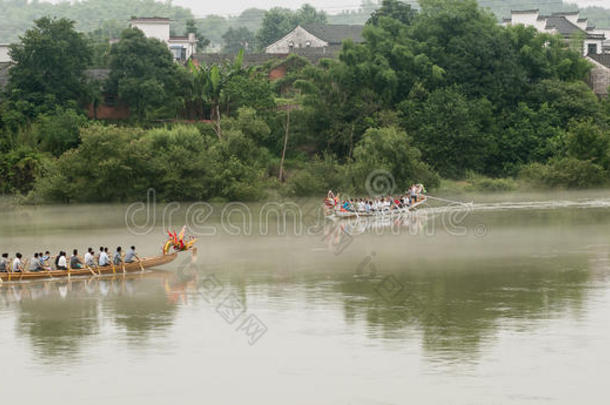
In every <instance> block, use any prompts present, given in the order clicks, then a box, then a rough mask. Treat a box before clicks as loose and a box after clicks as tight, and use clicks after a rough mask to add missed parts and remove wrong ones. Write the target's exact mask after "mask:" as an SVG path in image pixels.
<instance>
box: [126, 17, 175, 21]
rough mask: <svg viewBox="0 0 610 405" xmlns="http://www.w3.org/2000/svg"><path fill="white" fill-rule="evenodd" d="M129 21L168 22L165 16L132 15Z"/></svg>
mask: <svg viewBox="0 0 610 405" xmlns="http://www.w3.org/2000/svg"><path fill="white" fill-rule="evenodd" d="M130 21H132V22H133V21H143V22H144V21H146V22H169V18H167V17H132V18H131V20H130Z"/></svg>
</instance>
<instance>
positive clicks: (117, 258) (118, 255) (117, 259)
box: [112, 246, 123, 266]
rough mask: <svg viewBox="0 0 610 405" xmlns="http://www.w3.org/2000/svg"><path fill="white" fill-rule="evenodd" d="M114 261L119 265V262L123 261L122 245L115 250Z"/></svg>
mask: <svg viewBox="0 0 610 405" xmlns="http://www.w3.org/2000/svg"><path fill="white" fill-rule="evenodd" d="M112 261H113V262H114V265H115V266H118V265H119V264H121V263H123V257H122V256H121V247H120V246H119V247H117V248H116V252H114V257H113V259H112Z"/></svg>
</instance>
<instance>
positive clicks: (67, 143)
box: [32, 107, 87, 156]
mask: <svg viewBox="0 0 610 405" xmlns="http://www.w3.org/2000/svg"><path fill="white" fill-rule="evenodd" d="M86 123H87V118H86V117H85V116H83V115H81V114H78V113H77V112H76V111H74V110H71V109H67V110H64V109H63V108H61V107H57V109H56V110H55V111H53V112H52V113H47V114H42V115H39V116H38V118H37V119H36V121H35V122H34V124H33V125H32V135H33V137H34V139H35V141H36V142H37V143H38V144H39V148H40V149H41V150H43V151H45V152H49V153H51V154H52V155H54V156H60V155H61V154H62V153H64V152H65V151H67V150H68V149H72V148H75V147H77V146H78V144H79V143H80V138H79V132H80V129H81V128H82V127H84V126H85V125H86Z"/></svg>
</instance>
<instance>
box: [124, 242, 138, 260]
mask: <svg viewBox="0 0 610 405" xmlns="http://www.w3.org/2000/svg"><path fill="white" fill-rule="evenodd" d="M136 260H137V261H140V258H139V257H138V255H137V254H136V247H135V246H132V247H131V249H129V251H128V252H127V254H126V255H125V263H133V262H135V261H136Z"/></svg>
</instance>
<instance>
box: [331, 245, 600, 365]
mask: <svg viewBox="0 0 610 405" xmlns="http://www.w3.org/2000/svg"><path fill="white" fill-rule="evenodd" d="M586 259H587V257H575V258H569V259H567V260H566V258H562V259H561V260H537V261H536V262H535V263H532V261H531V260H530V261H527V262H520V261H519V260H515V261H514V262H512V263H506V262H503V261H487V262H483V263H481V262H479V263H477V268H472V263H470V262H462V263H459V262H458V263H456V262H455V261H453V262H451V263H443V264H441V263H430V264H429V265H428V266H427V268H426V270H425V271H415V272H414V271H405V270H401V269H400V268H395V269H391V270H390V272H389V273H385V274H383V275H377V276H375V277H373V278H368V279H367V278H366V277H364V278H362V277H357V278H356V277H353V276H352V277H351V279H350V275H349V274H348V275H346V276H345V277H344V278H343V279H342V282H341V283H339V284H337V285H336V286H335V288H336V289H337V290H338V292H339V293H340V294H341V295H342V296H343V297H345V300H344V310H345V316H346V320H347V321H348V322H350V323H356V322H357V320H359V319H362V318H363V319H365V320H366V322H367V324H368V325H369V331H372V335H373V336H377V337H380V338H385V339H405V338H407V337H412V336H414V335H415V336H417V335H419V334H421V336H422V345H423V347H424V349H425V350H427V351H431V352H437V353H438V354H443V353H444V354H446V355H447V356H448V357H455V358H459V357H461V356H463V355H466V356H467V357H470V356H472V355H476V353H477V352H478V351H479V349H480V347H481V345H482V343H489V341H490V340H493V339H494V337H495V333H496V331H497V329H498V328H499V327H500V326H501V325H504V326H506V324H507V323H508V321H509V320H510V321H515V323H514V324H513V326H514V327H516V328H521V327H523V328H530V327H535V324H536V321H543V320H545V319H552V318H553V317H560V316H562V315H565V313H573V314H574V313H576V314H577V313H579V312H580V311H582V308H583V305H584V302H585V301H586V294H587V287H589V286H590V281H591V271H590V269H589V268H588V267H587V260H586ZM388 274H389V275H390V276H391V277H395V278H396V280H397V281H398V282H399V283H400V286H401V287H402V290H401V291H400V292H399V293H397V294H396V295H394V296H389V297H388V296H387V295H385V294H384V292H383V285H382V283H383V281H384V279H385V277H388Z"/></svg>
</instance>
